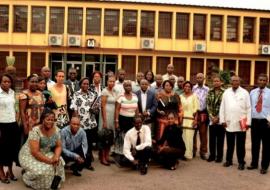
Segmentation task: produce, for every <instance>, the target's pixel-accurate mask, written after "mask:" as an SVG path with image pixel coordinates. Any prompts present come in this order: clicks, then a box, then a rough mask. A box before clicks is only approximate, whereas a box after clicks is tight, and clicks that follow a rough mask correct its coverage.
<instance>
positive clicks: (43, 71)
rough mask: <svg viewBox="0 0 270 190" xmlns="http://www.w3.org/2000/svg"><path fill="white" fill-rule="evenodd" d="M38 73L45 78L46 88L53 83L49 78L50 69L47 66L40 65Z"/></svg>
mask: <svg viewBox="0 0 270 190" xmlns="http://www.w3.org/2000/svg"><path fill="white" fill-rule="evenodd" d="M40 75H41V76H42V77H44V78H45V81H46V84H47V86H46V90H47V89H48V88H49V87H50V86H52V85H54V84H55V82H54V81H52V80H51V70H50V68H49V67H46V66H44V67H42V68H41V73H40Z"/></svg>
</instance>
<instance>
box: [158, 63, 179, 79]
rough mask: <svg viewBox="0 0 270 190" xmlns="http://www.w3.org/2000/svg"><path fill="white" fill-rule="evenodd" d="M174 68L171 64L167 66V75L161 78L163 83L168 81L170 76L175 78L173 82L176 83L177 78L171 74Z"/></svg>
mask: <svg viewBox="0 0 270 190" xmlns="http://www.w3.org/2000/svg"><path fill="white" fill-rule="evenodd" d="M173 71H174V66H173V65H172V64H169V65H168V66H167V73H166V74H165V75H163V76H162V79H163V81H165V80H169V77H170V76H173V77H174V78H175V81H177V76H176V75H174V74H173Z"/></svg>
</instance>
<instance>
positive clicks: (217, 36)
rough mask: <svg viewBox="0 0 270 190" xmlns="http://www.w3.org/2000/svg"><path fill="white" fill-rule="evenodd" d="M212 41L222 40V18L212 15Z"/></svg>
mask: <svg viewBox="0 0 270 190" xmlns="http://www.w3.org/2000/svg"><path fill="white" fill-rule="evenodd" d="M210 30H211V31H210V40H213V41H214V40H222V16H220V15H211V29H210Z"/></svg>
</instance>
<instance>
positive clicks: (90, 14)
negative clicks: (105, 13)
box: [86, 9, 101, 35]
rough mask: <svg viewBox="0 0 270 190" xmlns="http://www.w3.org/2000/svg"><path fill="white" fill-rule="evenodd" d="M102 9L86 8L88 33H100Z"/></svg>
mask: <svg viewBox="0 0 270 190" xmlns="http://www.w3.org/2000/svg"><path fill="white" fill-rule="evenodd" d="M100 25H101V9H86V34H90V35H100V27H101V26H100Z"/></svg>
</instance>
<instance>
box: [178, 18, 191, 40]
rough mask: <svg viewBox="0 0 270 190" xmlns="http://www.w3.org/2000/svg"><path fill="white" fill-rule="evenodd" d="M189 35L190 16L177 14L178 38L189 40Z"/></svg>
mask: <svg viewBox="0 0 270 190" xmlns="http://www.w3.org/2000/svg"><path fill="white" fill-rule="evenodd" d="M188 34H189V14H188V13H177V14H176V38H178V39H188Z"/></svg>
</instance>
